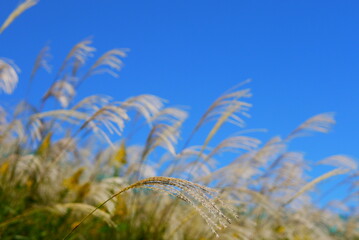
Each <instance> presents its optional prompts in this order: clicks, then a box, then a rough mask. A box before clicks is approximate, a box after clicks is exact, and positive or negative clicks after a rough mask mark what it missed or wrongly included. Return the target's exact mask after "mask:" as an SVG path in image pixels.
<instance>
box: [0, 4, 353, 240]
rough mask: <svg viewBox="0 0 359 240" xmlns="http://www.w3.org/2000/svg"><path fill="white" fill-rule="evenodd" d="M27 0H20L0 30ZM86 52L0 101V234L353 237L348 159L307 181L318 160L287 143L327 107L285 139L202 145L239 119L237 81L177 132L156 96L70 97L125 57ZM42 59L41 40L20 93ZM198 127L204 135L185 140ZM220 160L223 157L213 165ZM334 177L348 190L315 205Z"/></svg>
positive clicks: (246, 138) (3, 65)
mask: <svg viewBox="0 0 359 240" xmlns="http://www.w3.org/2000/svg"><path fill="white" fill-rule="evenodd" d="M35 3H36V1H31V0H28V1H25V3H24V5H20V6H19V7H18V9H16V10H15V11H14V12H13V13H12V14H11V15H10V16H9V18H8V20H7V21H6V22H5V23H4V25H3V26H2V28H1V30H0V31H4V30H5V29H6V27H8V26H9V25H10V23H11V22H12V21H13V20H15V18H16V17H17V16H18V15H19V14H21V13H22V12H23V11H25V10H26V9H28V8H29V7H31V6H33V5H34V4H35ZM94 50H95V48H94V47H93V46H92V42H91V40H88V39H86V40H83V41H81V42H79V43H77V44H76V45H75V46H74V47H73V48H72V49H70V50H69V53H68V55H67V57H66V59H65V60H64V61H63V63H62V65H61V66H59V67H58V70H57V71H53V73H52V74H50V75H49V76H50V77H51V78H50V79H53V82H52V85H51V87H50V88H49V89H48V90H47V92H45V93H44V95H43V96H41V101H40V104H39V105H38V106H34V105H32V104H30V103H29V101H28V99H27V97H26V96H25V97H24V100H23V101H21V102H19V104H18V105H17V106H16V107H13V108H5V107H0V202H1V207H0V239H65V238H66V239H126V240H139V239H179V240H180V239H181V240H182V239H183V240H190V239H201V240H205V239H217V237H219V239H252V240H255V239H282V240H284V239H295V240H299V239H301V240H307V239H308V240H309V239H315V240H319V239H323V240H326V239H359V223H358V220H359V216H358V205H357V204H356V205H355V201H356V200H357V198H358V192H359V189H358V171H357V164H356V162H355V161H354V160H353V159H350V158H349V157H347V156H343V155H335V156H330V157H328V158H326V159H324V160H322V161H321V162H320V164H322V165H328V166H331V169H332V170H329V171H328V172H326V173H325V174H323V175H321V176H319V177H316V178H313V177H311V176H310V175H309V174H308V170H309V169H310V168H320V167H321V165H320V164H319V165H318V164H316V165H310V163H309V162H308V161H306V160H305V158H304V155H303V153H301V152H293V151H289V150H288V146H289V144H290V142H291V141H292V140H293V139H295V138H297V137H301V136H303V135H307V134H308V133H314V132H319V133H327V132H328V131H329V130H330V128H331V127H332V126H333V124H335V120H334V118H333V115H332V114H330V113H324V114H319V115H316V116H314V117H312V118H310V119H308V120H307V121H305V122H304V123H303V124H301V125H300V126H298V127H297V128H296V129H294V130H293V131H292V132H291V133H289V134H288V136H286V137H284V138H283V137H278V136H274V137H273V138H271V139H270V140H269V141H267V142H264V143H262V142H261V141H260V140H258V139H256V138H254V137H252V135H253V134H252V133H251V131H250V130H248V131H247V130H243V131H241V132H236V133H234V134H232V135H231V136H228V137H227V138H225V139H222V140H221V141H220V143H218V144H215V145H212V139H213V138H214V137H215V136H216V135H217V134H218V133H219V131H221V128H222V126H223V125H225V124H227V125H230V124H232V125H234V127H233V129H236V128H235V127H237V126H243V124H244V121H245V118H246V116H247V115H248V112H249V109H250V107H251V104H250V97H251V90H250V89H249V88H248V85H249V84H248V83H247V82H243V83H241V84H239V85H238V86H235V87H234V88H232V89H230V90H228V91H227V92H225V93H224V94H223V95H221V96H220V97H219V98H217V99H216V100H215V101H214V102H213V103H212V104H211V105H210V104H209V105H210V107H209V108H208V109H207V111H206V112H205V113H204V114H203V116H202V117H201V118H200V119H199V121H198V124H197V125H196V126H194V128H193V131H192V132H191V133H190V134H187V135H186V136H184V135H183V134H182V133H181V127H182V125H183V123H184V121H185V120H186V118H187V117H188V113H187V112H186V111H184V110H183V109H180V108H176V107H171V106H167V104H166V102H165V100H164V99H161V98H159V97H157V96H154V95H148V94H146V95H139V96H133V97H129V98H127V99H125V100H121V99H120V100H119V99H115V100H114V99H112V98H111V97H109V96H103V95H94V96H89V97H86V98H84V99H82V100H80V101H77V102H75V101H74V99H75V95H76V92H77V91H79V90H80V86H81V84H82V82H83V81H86V80H87V79H88V78H90V77H92V76H94V75H97V74H111V75H114V76H116V75H117V74H118V72H119V71H120V70H121V68H122V61H123V59H124V58H125V57H126V55H127V49H113V50H110V51H108V52H106V53H105V54H103V55H102V56H98V58H97V60H96V61H95V63H94V64H93V65H90V66H89V65H88V64H86V61H87V60H88V58H89V57H90V56H92V55H93V52H94ZM48 56H49V47H45V48H43V49H42V50H41V51H40V53H39V55H38V58H37V59H36V62H35V65H34V67H33V72H32V74H31V76H30V81H29V89H31V84H33V82H34V81H36V80H37V79H36V76H37V75H36V74H37V72H38V71H42V69H45V70H46V69H47V68H48V62H47V59H48ZM17 82H18V68H17V66H16V65H15V64H14V62H12V61H11V60H9V59H5V58H3V59H0V90H1V91H2V92H4V93H6V94H11V93H12V92H13V90H14V88H15V87H16V85H17ZM204 125H206V128H208V126H210V128H209V129H210V130H209V131H208V133H207V134H205V135H203V136H202V142H203V143H202V144H201V145H192V142H191V140H192V138H193V137H194V136H196V134H198V132H199V131H200V130H202V127H203V126H204ZM142 136H146V137H145V138H143V137H142ZM223 156H226V158H227V157H228V158H230V159H227V160H226V162H229V164H227V165H224V164H223V163H220V162H219V161H220V160H221V159H223ZM336 177H340V179H342V181H341V182H340V184H342V185H346V186H348V189H349V190H348V191H347V195H346V196H344V197H343V196H341V197H340V199H339V198H338V200H333V201H331V202H330V203H328V204H326V205H325V206H324V207H318V205H319V204H318V202H317V201H319V200H320V199H321V197H325V195H326V194H327V193H328V192H323V193H320V192H319V188H317V184H318V183H321V182H322V181H325V180H326V179H328V178H336ZM337 187H338V186H337V185H334V186H332V188H331V189H330V190H329V191H333V192H335V191H336V188H337ZM353 203H354V204H353Z"/></svg>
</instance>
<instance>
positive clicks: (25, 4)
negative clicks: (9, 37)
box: [0, 0, 38, 34]
mask: <svg viewBox="0 0 359 240" xmlns="http://www.w3.org/2000/svg"><path fill="white" fill-rule="evenodd" d="M37 3H38V0H25V1H24V2H23V3H21V4H20V5H19V6H18V7H17V8H15V10H14V11H12V12H11V14H10V15H9V16H8V17H7V19H6V20H5V22H4V23H3V25H2V26H1V28H0V34H1V33H2V32H3V31H4V30H5V29H6V28H7V27H8V26H9V25H10V24H11V23H12V22H13V21H14V20H15V19H16V18H17V17H19V16H20V15H21V14H22V13H23V12H25V11H26V10H27V9H29V8H31V7H32V6H34V5H35V4H37Z"/></svg>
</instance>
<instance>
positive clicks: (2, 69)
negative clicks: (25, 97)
mask: <svg viewBox="0 0 359 240" xmlns="http://www.w3.org/2000/svg"><path fill="white" fill-rule="evenodd" d="M19 71H20V70H19V68H18V67H17V66H16V65H15V64H14V62H12V61H11V60H9V59H4V58H2V59H1V58H0V92H1V90H2V91H4V92H5V93H6V94H11V93H12V92H13V91H14V89H15V87H16V85H17V83H18V81H19V77H18V75H17V72H19Z"/></svg>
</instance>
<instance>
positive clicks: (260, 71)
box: [0, 0, 359, 161]
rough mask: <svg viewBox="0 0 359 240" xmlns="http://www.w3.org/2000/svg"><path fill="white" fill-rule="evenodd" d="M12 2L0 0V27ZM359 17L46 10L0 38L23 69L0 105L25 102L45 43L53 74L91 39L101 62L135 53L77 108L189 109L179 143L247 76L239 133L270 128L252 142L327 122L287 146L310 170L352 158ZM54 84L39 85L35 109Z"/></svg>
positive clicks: (192, 5) (198, 9)
mask: <svg viewBox="0 0 359 240" xmlns="http://www.w3.org/2000/svg"><path fill="white" fill-rule="evenodd" d="M17 4H18V1H8V0H0V6H1V7H0V21H1V22H3V21H4V20H5V18H6V17H7V16H8V14H9V13H10V12H11V11H12V10H13V9H14V8H15V6H16V5H17ZM358 10H359V2H358V1H354V0H352V1H350V0H348V1H331V0H327V1H324V0H323V1H310V0H303V1H289V0H288V1H279V0H273V1H264V0H259V1H249V0H247V1H240V0H226V1H219V0H217V1H214V0H205V1H204V0H195V1H193V0H191V1H189V0H181V1H177V0H173V1H168V0H152V1H147V0H104V1H94V0H76V1H74V0H61V1H45V0H42V1H40V2H39V4H38V5H37V6H35V7H33V8H32V9H30V10H29V11H27V12H25V13H24V14H23V15H21V16H20V17H19V18H18V19H16V20H15V22H14V23H13V24H12V25H11V26H10V27H9V28H8V29H6V30H5V31H4V33H3V34H2V35H0V56H2V57H6V58H10V59H13V60H15V62H16V64H17V65H18V66H19V67H20V68H21V70H22V73H21V77H20V79H21V80H20V84H19V86H18V88H17V90H16V92H15V93H14V94H13V95H11V96H7V95H0V102H1V103H4V102H7V103H9V102H10V103H11V102H16V101H18V100H19V99H20V98H21V95H22V94H23V93H24V92H25V89H26V86H27V83H26V82H27V80H28V76H29V75H30V72H31V68H32V63H33V62H34V59H35V58H36V55H37V54H38V52H39V50H40V49H41V48H42V47H43V46H44V45H45V44H49V45H50V47H51V53H52V55H53V56H54V57H53V61H52V65H54V68H55V69H56V67H59V65H60V63H61V61H62V60H63V59H64V57H65V56H66V54H67V52H68V51H69V49H70V48H71V47H72V46H73V45H74V44H75V43H77V42H79V41H81V40H83V39H84V38H86V37H89V36H92V37H93V40H94V46H95V47H96V48H97V56H99V55H101V54H102V53H103V52H105V51H107V50H109V49H112V48H123V47H124V48H130V49H131V51H130V52H129V56H128V57H127V58H126V59H125V60H124V61H125V67H124V69H123V70H122V72H121V73H120V78H119V79H112V78H111V77H107V76H104V77H101V78H93V79H89V80H88V81H87V82H85V83H84V84H83V87H82V90H81V91H80V93H79V95H78V98H81V97H84V96H88V95H91V94H98V93H101V94H108V95H111V96H113V97H114V98H116V99H118V100H122V99H125V98H127V97H129V96H133V95H138V94H143V93H151V94H155V95H158V96H160V97H163V98H165V99H168V100H169V101H170V104H173V105H184V106H190V109H189V111H190V119H189V120H188V121H187V124H186V125H185V133H184V134H185V135H186V133H187V134H188V132H189V131H190V129H191V127H193V126H194V125H195V123H196V121H197V120H198V119H199V118H200V116H201V114H202V113H203V112H204V111H205V110H206V108H207V107H208V106H209V105H210V103H211V102H212V101H213V100H215V98H217V97H218V96H219V95H220V94H221V93H223V92H224V91H225V90H227V89H229V88H230V87H232V86H234V85H236V84H237V83H239V82H241V81H244V80H246V79H248V78H251V79H253V82H252V83H250V84H249V85H248V86H249V87H250V88H252V91H253V94H254V96H253V97H252V98H251V99H250V102H251V103H253V105H254V106H253V108H252V109H251V111H250V113H251V115H252V117H251V118H250V119H248V120H247V128H266V129H268V130H269V131H268V133H260V134H258V135H256V136H257V137H259V138H260V139H268V138H269V137H270V136H274V135H278V134H279V135H281V136H285V135H286V134H288V133H289V132H290V131H291V130H293V129H294V128H295V127H296V126H297V125H299V124H300V123H301V122H303V121H304V120H306V119H307V118H309V117H311V116H313V115H316V114H318V113H323V112H335V113H336V120H337V125H336V126H335V127H334V129H333V131H332V132H331V133H330V134H329V135H321V134H317V135H315V136H313V137H310V138H305V139H298V140H296V141H295V142H294V143H293V144H292V148H293V150H299V151H304V152H306V156H307V158H308V159H309V160H312V161H318V160H320V159H322V158H324V157H327V156H329V155H332V154H346V155H349V156H352V157H356V158H358V156H359V147H358V146H359V145H358V143H359V83H358V81H359V31H358V23H359V14H358ZM51 81H52V78H50V77H48V75H46V74H45V73H41V74H40V75H39V78H38V79H36V83H35V86H36V88H35V90H34V91H33V92H32V95H31V96H32V97H31V99H32V101H34V102H36V101H37V100H36V99H39V97H40V96H42V94H43V92H44V91H45V90H46V89H47V87H48V86H49V85H50V83H51ZM231 131H232V130H227V132H226V129H224V133H223V134H224V135H223V136H227V135H229V134H231Z"/></svg>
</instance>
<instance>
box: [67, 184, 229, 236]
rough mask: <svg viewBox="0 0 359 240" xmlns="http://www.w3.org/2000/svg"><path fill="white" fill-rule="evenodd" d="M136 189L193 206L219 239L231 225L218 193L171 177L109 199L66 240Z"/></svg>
mask: <svg viewBox="0 0 359 240" xmlns="http://www.w3.org/2000/svg"><path fill="white" fill-rule="evenodd" d="M135 188H150V189H153V190H157V191H164V192H167V193H168V194H170V195H172V196H175V197H177V198H179V199H181V200H183V201H185V202H187V203H189V204H190V205H191V206H193V207H194V208H195V209H196V210H197V211H198V213H199V214H200V215H201V216H202V217H203V218H204V220H205V221H206V222H207V224H208V225H209V226H210V228H211V229H212V231H213V232H214V234H216V236H217V237H218V234H217V232H216V230H220V229H222V228H225V227H226V223H225V222H228V223H231V220H230V219H229V218H228V217H227V216H226V215H224V213H223V212H222V210H221V209H220V208H219V207H218V206H217V204H216V202H219V203H220V205H222V206H225V205H224V203H223V202H222V201H221V200H219V199H218V198H217V197H216V196H217V194H218V193H217V191H216V190H214V189H211V188H208V187H204V186H201V185H199V184H196V183H192V182H190V181H186V180H182V179H178V178H171V177H150V178H146V179H143V180H140V181H137V182H135V183H134V184H132V185H130V186H128V187H125V188H123V189H121V190H120V191H118V192H117V193H116V194H114V195H113V196H111V197H110V198H109V199H107V200H106V201H104V202H103V203H101V204H100V205H99V206H97V207H96V208H95V209H94V210H93V211H92V212H90V213H89V214H88V215H87V216H85V217H84V218H83V219H82V220H81V221H80V222H79V223H78V224H77V225H76V226H75V227H74V228H73V229H72V230H71V231H70V232H69V233H68V234H67V235H66V236H65V238H64V240H66V239H68V238H69V237H70V236H71V234H72V233H73V232H74V231H75V230H76V229H77V228H78V227H79V226H80V225H81V224H82V223H83V222H84V221H85V220H86V219H88V218H89V217H90V216H91V215H93V214H94V213H95V212H96V211H97V210H98V209H100V208H101V207H102V206H104V205H105V204H106V203H107V202H109V201H111V200H112V199H113V198H115V197H117V196H118V195H120V194H121V193H123V192H126V191H128V190H131V189H135Z"/></svg>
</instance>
